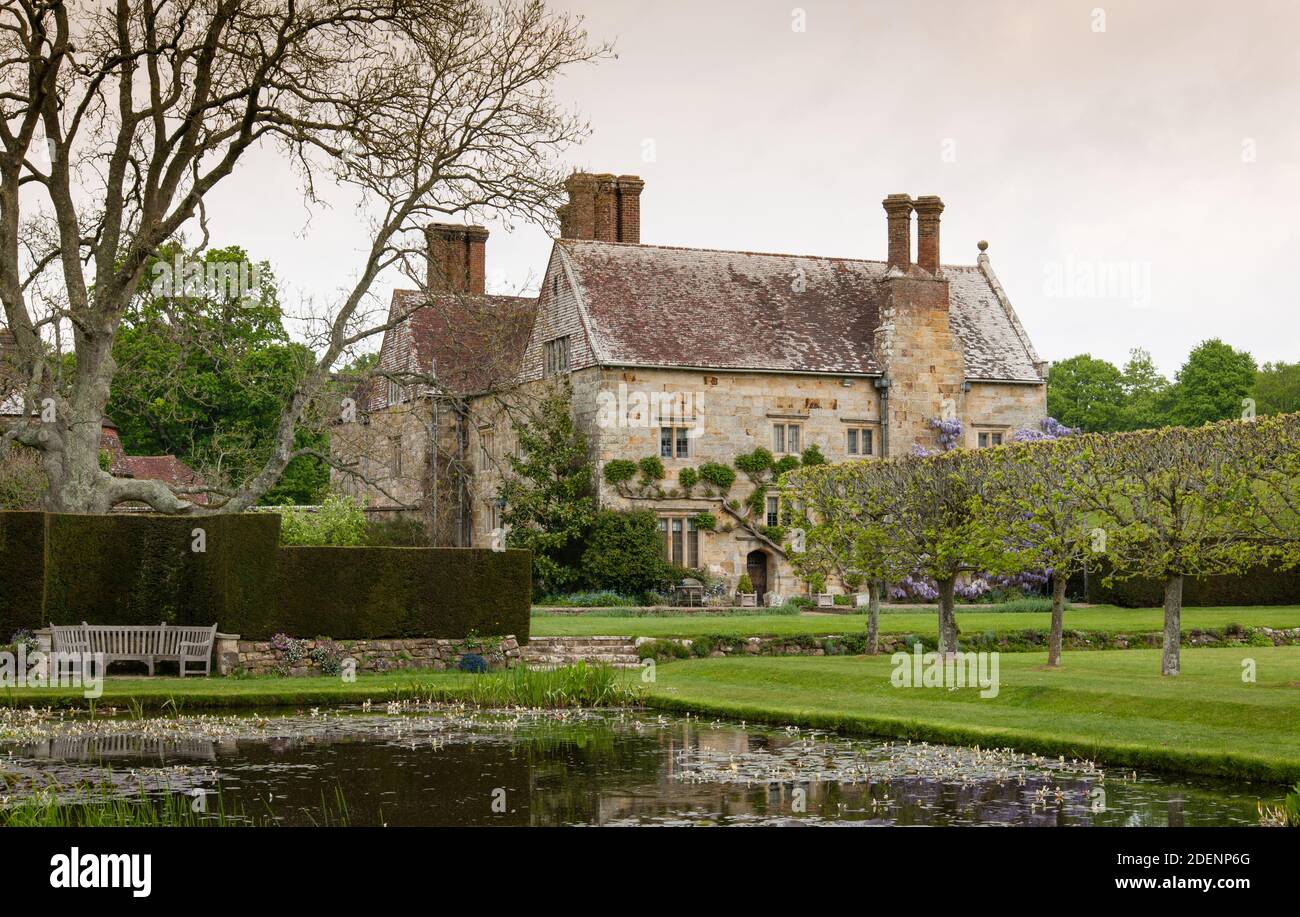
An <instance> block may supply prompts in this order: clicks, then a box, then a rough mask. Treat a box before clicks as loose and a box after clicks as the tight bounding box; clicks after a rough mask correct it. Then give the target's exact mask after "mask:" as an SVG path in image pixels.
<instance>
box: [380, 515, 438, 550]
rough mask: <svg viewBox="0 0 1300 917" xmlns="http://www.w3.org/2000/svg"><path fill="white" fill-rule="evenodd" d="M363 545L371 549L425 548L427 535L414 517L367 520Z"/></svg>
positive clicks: (427, 542)
mask: <svg viewBox="0 0 1300 917" xmlns="http://www.w3.org/2000/svg"><path fill="white" fill-rule="evenodd" d="M365 543H366V544H367V545H369V546H370V547H372V548H427V547H431V545H430V544H429V533H428V531H427V530H426V529H425V527H424V520H422V519H420V518H418V517H416V516H398V517H397V518H395V519H380V520H375V519H372V520H368V521H367V522H366V534H365Z"/></svg>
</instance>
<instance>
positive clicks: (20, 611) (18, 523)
mask: <svg viewBox="0 0 1300 917" xmlns="http://www.w3.org/2000/svg"><path fill="white" fill-rule="evenodd" d="M44 594H45V514H44V513H40V512H31V513H29V512H19V511H8V512H0V643H4V642H6V641H8V639H9V636H10V635H11V634H12V633H13V632H14V631H16V630H20V629H23V628H26V629H27V630H35V629H36V628H38V627H40V626H42V618H41V602H42V600H43V597H44Z"/></svg>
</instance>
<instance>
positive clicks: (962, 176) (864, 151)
mask: <svg viewBox="0 0 1300 917" xmlns="http://www.w3.org/2000/svg"><path fill="white" fill-rule="evenodd" d="M553 5H555V6H557V7H559V8H564V9H568V10H572V11H574V12H578V13H582V14H584V15H585V16H586V24H587V28H588V31H589V32H590V34H591V36H592V38H593V39H595V40H612V41H614V42H615V43H616V50H617V53H618V59H617V60H611V61H607V62H605V63H602V64H600V65H598V66H595V67H587V68H584V69H582V70H578V71H574V72H573V73H572V74H571V75H570V76H569V77H567V78H565V80H564V81H563V82H562V83H561V84H560V85H559V86H558V87H557V88H558V92H559V94H560V96H561V98H562V99H563V100H565V102H566V103H570V104H572V105H574V106H576V107H577V108H578V109H579V110H580V112H581V113H582V114H583V115H584V116H586V117H587V118H588V119H589V120H590V122H591V126H592V128H593V135H592V137H591V138H590V140H589V141H588V142H587V143H586V144H584V145H583V146H582V147H581V148H579V149H575V150H573V151H572V154H571V156H570V157H569V158H570V164H571V165H572V166H574V167H579V168H588V169H591V170H594V171H598V172H614V173H620V174H623V173H634V174H639V175H641V176H642V177H643V178H644V179H645V180H646V189H645V192H644V195H643V197H642V241H643V242H652V243H663V244H668V245H684V246H701V247H710V248H734V249H743V250H752V251H769V252H787V253H794V254H813V255H832V256H844V257H856V258H875V259H883V258H884V256H885V215H884V211H883V210H882V209H881V207H880V201H881V199H882V198H884V196H885V195H886V194H889V193H891V192H906V193H909V194H912V195H914V196H916V195H922V194H938V195H940V196H941V197H942V198H943V200H944V202H945V204H946V205H947V210H946V211H945V212H944V215H943V229H942V245H943V252H942V254H943V260H944V261H945V262H947V263H963V264H965V263H973V262H974V260H975V256H976V254H977V250H976V242H977V241H978V240H980V239H987V240H988V241H989V255H990V257H991V259H992V263H993V266H994V269H995V270H996V272H997V274H998V276H999V278H1000V279H1001V280H1002V283H1003V285H1004V286H1005V288H1006V289H1007V291H1008V293H1009V294H1010V296H1011V299H1012V302H1013V303H1014V304H1015V306H1016V309H1017V311H1018V312H1019V314H1020V316H1021V319H1022V320H1023V322H1024V324H1025V326H1026V328H1027V329H1028V331H1029V334H1030V336H1031V337H1032V338H1033V340H1034V342H1035V344H1036V345H1037V347H1038V350H1039V353H1040V354H1041V356H1042V357H1043V358H1044V359H1049V360H1059V359H1062V358H1064V357H1068V356H1071V355H1073V354H1076V353H1080V352H1083V351H1090V352H1091V353H1092V354H1093V355H1094V356H1101V357H1105V358H1107V359H1110V360H1112V361H1115V362H1117V363H1121V362H1122V361H1123V360H1124V359H1125V358H1126V356H1127V353H1128V351H1129V349H1130V348H1132V347H1145V348H1147V349H1149V350H1150V351H1151V352H1152V353H1153V354H1154V356H1155V358H1156V362H1157V363H1158V364H1159V365H1160V367H1161V368H1162V369H1163V370H1164V371H1165V372H1166V373H1169V374H1172V373H1173V372H1174V371H1175V370H1176V369H1177V368H1178V366H1179V365H1180V364H1181V362H1182V360H1183V358H1184V357H1185V356H1186V354H1187V351H1188V350H1189V349H1190V348H1191V347H1193V346H1195V345H1196V344H1197V343H1198V342H1200V341H1201V340H1204V339H1205V338H1209V337H1221V338H1223V339H1224V340H1226V341H1228V342H1229V343H1231V344H1233V345H1234V346H1237V347H1242V348H1246V349H1248V350H1250V351H1251V352H1252V353H1253V354H1254V355H1255V357H1256V358H1257V359H1258V360H1259V361H1260V362H1264V361H1266V360H1279V359H1282V360H1296V359H1300V345H1298V344H1297V342H1298V341H1300V298H1298V297H1297V293H1296V290H1295V287H1294V281H1295V277H1296V276H1297V273H1296V271H1295V269H1294V268H1293V265H1294V264H1295V261H1296V258H1295V254H1296V252H1295V248H1296V244H1297V241H1298V240H1297V235H1296V233H1295V231H1294V230H1293V226H1294V224H1295V219H1296V213H1295V209H1296V207H1297V204H1298V203H1300V118H1297V112H1300V72H1298V71H1300V64H1297V60H1300V54H1297V51H1296V48H1295V35H1296V34H1297V31H1298V30H1300V4H1298V3H1296V2H1294V0H1276V2H1271V0H1241V2H1237V3H1223V2H1207V0H1124V2H1106V3H1104V4H1099V3H1098V2H1097V0H1090V2H1072V0H1018V2H1013V0H906V2H903V0H876V2H848V0H841V2H827V0H803V2H800V3H799V5H798V6H794V5H793V4H791V3H790V2H779V3H778V2H771V0H709V2H707V3H701V2H688V0H651V2H636V0H555V2H554V3H553ZM800 11H802V17H801V14H800ZM801 26H802V29H803V30H802V31H800V27H801ZM209 205H210V213H211V215H212V218H213V227H214V233H213V240H212V241H213V244H217V245H222V244H230V243H238V244H242V245H243V246H245V247H246V248H247V249H248V250H249V251H250V253H251V254H252V255H253V256H254V257H255V258H259V259H260V258H266V259H268V260H270V261H271V262H272V264H273V266H274V268H275V269H276V272H277V274H278V275H279V277H280V279H281V282H282V284H283V285H284V286H285V287H286V290H287V292H288V294H289V300H290V302H293V301H294V300H296V299H297V298H298V296H299V295H303V294H306V295H310V296H314V297H316V298H317V299H318V300H319V299H323V298H328V297H329V296H330V293H331V291H332V290H333V289H335V288H336V287H337V286H339V285H340V284H343V283H345V282H346V281H347V280H348V278H349V276H350V274H351V266H352V265H355V264H357V263H358V262H359V257H358V249H359V247H360V246H361V245H362V244H363V242H364V240H363V239H362V238H360V237H359V236H357V235H355V234H354V233H353V232H352V225H351V224H352V217H351V211H350V208H349V206H347V203H346V201H343V200H340V201H339V206H337V207H336V208H334V209H332V210H330V211H328V212H326V213H317V214H315V215H314V216H313V217H312V219H311V220H310V222H309V221H308V220H307V214H306V212H305V211H304V209H303V205H302V200H301V196H300V195H299V193H298V192H297V190H296V188H295V185H294V182H293V180H292V177H291V175H290V173H289V172H288V170H287V169H286V168H284V167H283V166H281V165H280V164H279V163H278V162H276V161H275V160H274V158H272V157H270V156H260V157H258V158H257V159H256V161H255V162H253V163H252V164H251V166H248V167H246V168H245V169H244V171H243V172H242V173H240V174H239V175H238V176H237V177H235V178H234V179H232V180H231V181H229V182H228V183H226V184H225V185H223V187H222V188H221V191H220V193H219V194H218V195H217V196H216V200H210V201H209ZM488 225H489V227H490V228H491V229H493V234H492V237H491V239H490V240H489V241H488V251H487V261H488V276H489V290H490V291H492V290H496V291H500V292H513V291H514V290H516V289H517V288H518V287H519V286H520V285H521V284H524V283H526V282H528V280H529V278H530V277H531V278H532V279H534V280H535V279H536V276H537V275H538V274H539V273H540V272H541V271H542V269H543V268H544V266H545V262H546V258H547V254H548V252H549V247H550V242H549V240H548V238H547V236H546V233H545V231H544V230H543V229H542V228H541V227H535V226H516V227H515V228H514V230H513V232H509V233H507V232H506V231H505V230H504V229H502V228H501V227H499V226H495V225H493V224H491V223H489V224H488ZM394 282H400V281H398V280H397V279H396V278H394V279H393V280H390V281H388V282H387V283H385V284H384V286H383V287H381V288H380V289H379V290H378V291H377V292H378V293H379V294H380V295H381V298H382V299H384V300H385V301H386V300H387V297H388V293H389V289H390V288H391V286H392V285H393V283H394Z"/></svg>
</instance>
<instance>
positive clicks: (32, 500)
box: [0, 445, 46, 510]
mask: <svg viewBox="0 0 1300 917" xmlns="http://www.w3.org/2000/svg"><path fill="white" fill-rule="evenodd" d="M45 489H46V481H45V472H44V470H42V468H41V457H40V455H39V454H38V453H37V452H36V450H35V449H29V448H28V447H26V446H18V445H12V446H10V448H9V450H8V454H7V455H5V454H2V453H0V510H7V509H9V510H14V509H19V510H35V509H40V508H41V504H42V502H43V501H44V498H45Z"/></svg>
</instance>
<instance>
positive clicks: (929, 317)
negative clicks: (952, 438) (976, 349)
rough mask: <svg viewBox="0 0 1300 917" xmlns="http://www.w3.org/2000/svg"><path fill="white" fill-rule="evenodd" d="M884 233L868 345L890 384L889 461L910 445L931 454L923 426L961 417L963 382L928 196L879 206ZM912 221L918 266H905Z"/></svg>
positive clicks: (932, 440)
mask: <svg viewBox="0 0 1300 917" xmlns="http://www.w3.org/2000/svg"><path fill="white" fill-rule="evenodd" d="M883 203H884V208H885V212H886V214H887V215H888V216H887V221H888V228H889V256H888V266H889V270H888V271H887V272H886V274H885V277H884V279H883V280H882V281H881V282H882V284H883V287H884V289H883V296H882V300H881V310H880V327H879V328H877V329H876V332H875V340H874V341H873V344H874V348H875V352H876V354H877V359H879V360H880V363H881V366H882V368H883V369H884V373H885V376H886V378H888V379H889V383H890V387H889V399H888V402H887V403H888V417H887V423H888V425H889V441H890V450H889V451H890V453H891V454H892V455H902V454H906V453H907V451H908V450H909V449H910V448H911V446H912V445H913V444H917V445H921V446H925V447H928V448H936V447H937V443H938V440H937V436H936V431H935V430H934V429H932V428H931V427H930V421H931V420H932V419H936V418H944V417H949V416H951V417H956V418H958V419H962V418H963V417H964V413H965V393H964V392H963V391H962V388H963V386H962V384H963V382H964V381H965V377H966V367H965V361H964V360H963V357H962V349H961V344H960V342H959V341H958V340H957V336H956V335H955V334H954V333H953V330H952V323H951V321H950V318H949V290H948V281H947V280H945V279H944V278H943V276H942V272H941V271H940V270H939V215H940V214H941V213H942V212H943V202H942V201H941V200H939V198H937V197H934V196H926V197H919V198H917V199H916V200H915V201H913V200H912V199H911V198H910V197H908V196H907V195H906V194H891V195H889V197H887V198H885V200H884V202H883ZM913 210H915V211H916V213H917V236H918V238H917V260H916V264H915V265H913V264H912V263H911V231H910V230H911V226H910V223H911V213H912V211H913Z"/></svg>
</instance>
